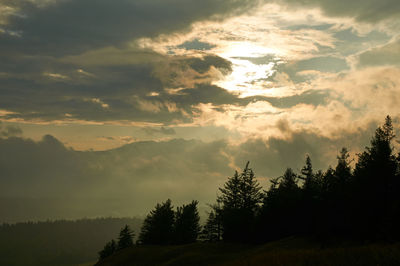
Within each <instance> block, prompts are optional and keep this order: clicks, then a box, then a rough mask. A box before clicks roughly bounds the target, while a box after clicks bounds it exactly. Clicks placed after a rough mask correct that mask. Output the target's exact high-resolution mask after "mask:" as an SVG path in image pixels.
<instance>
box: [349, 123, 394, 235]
mask: <svg viewBox="0 0 400 266" xmlns="http://www.w3.org/2000/svg"><path fill="white" fill-rule="evenodd" d="M394 137H395V135H394V132H393V125H392V120H391V118H390V116H387V117H386V120H385V123H384V124H383V126H380V127H378V128H377V129H376V131H375V135H374V136H373V138H372V139H371V146H370V147H366V151H364V152H363V153H361V154H359V155H358V162H357V164H356V167H355V170H354V175H355V183H354V184H353V185H354V190H355V191H354V192H355V193H354V196H355V197H354V202H355V206H354V208H355V209H356V210H357V212H355V213H354V214H355V215H354V216H353V218H354V220H355V223H356V224H357V226H356V227H355V228H354V229H355V230H356V231H357V232H358V233H359V235H360V236H361V235H362V236H366V235H370V237H372V238H390V237H391V236H390V235H391V233H390V231H392V230H394V229H393V226H394V225H393V224H392V223H391V220H393V219H392V218H393V216H396V215H395V213H396V212H397V210H398V202H397V200H396V198H397V195H398V193H399V191H398V189H399V187H398V186H396V184H398V182H397V181H396V173H397V170H398V164H397V161H396V157H395V155H394V154H393V147H392V144H391V142H392V140H393V138H394ZM365 221H368V222H367V223H366V222H365Z"/></svg>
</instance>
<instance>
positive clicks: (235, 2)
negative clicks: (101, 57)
mask: <svg viewBox="0 0 400 266" xmlns="http://www.w3.org/2000/svg"><path fill="white" fill-rule="evenodd" d="M251 2H252V1H245V0H240V1H239V0H222V1H211V0H206V1H205V2H204V1H203V2H201V3H200V2H198V1H195V0H163V1H160V0H151V1H149V0H135V1H131V0H117V1H112V2H110V1H108V0H67V1H64V0H57V1H52V3H50V4H47V5H43V4H42V5H38V2H32V1H24V0H19V1H15V2H14V3H10V1H7V2H6V5H3V6H11V7H12V8H15V9H16V11H15V12H14V15H13V16H8V18H7V24H6V25H5V30H6V31H9V32H15V33H18V36H12V35H10V34H0V48H1V49H2V50H4V49H7V50H8V51H10V52H11V51H14V52H22V53H28V54H35V55H37V54H47V55H55V56H61V55H63V54H77V53H81V52H83V51H86V50H91V49H94V48H99V47H106V46H113V45H115V46H119V45H122V44H124V43H125V42H128V41H130V40H133V39H137V38H141V37H156V36H158V35H160V34H167V33H171V32H174V31H182V30H185V29H188V28H189V27H190V25H191V24H192V23H193V22H195V21H199V20H205V19H209V18H212V17H214V16H218V17H224V16H229V15H231V14H232V13H238V12H244V11H246V10H247V8H248V6H251V5H252V4H251ZM39 3H40V2H39ZM160 25H162V26H160Z"/></svg>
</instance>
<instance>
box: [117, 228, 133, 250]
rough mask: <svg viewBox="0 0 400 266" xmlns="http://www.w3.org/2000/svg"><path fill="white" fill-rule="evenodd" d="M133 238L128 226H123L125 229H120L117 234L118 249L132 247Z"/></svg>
mask: <svg viewBox="0 0 400 266" xmlns="http://www.w3.org/2000/svg"><path fill="white" fill-rule="evenodd" d="M133 237H134V233H133V231H132V230H131V229H130V228H129V226H128V225H125V227H124V228H122V229H121V231H120V233H119V238H118V249H124V248H128V247H131V246H133V240H132V239H133Z"/></svg>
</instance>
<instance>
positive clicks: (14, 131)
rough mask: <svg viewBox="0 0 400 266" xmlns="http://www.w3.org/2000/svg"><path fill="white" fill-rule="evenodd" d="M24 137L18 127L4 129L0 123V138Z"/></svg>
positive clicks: (9, 126)
mask: <svg viewBox="0 0 400 266" xmlns="http://www.w3.org/2000/svg"><path fill="white" fill-rule="evenodd" d="M21 135H22V129H21V128H20V127H18V126H11V125H8V126H5V127H3V125H2V123H1V121H0V137H6V138H8V137H16V136H21Z"/></svg>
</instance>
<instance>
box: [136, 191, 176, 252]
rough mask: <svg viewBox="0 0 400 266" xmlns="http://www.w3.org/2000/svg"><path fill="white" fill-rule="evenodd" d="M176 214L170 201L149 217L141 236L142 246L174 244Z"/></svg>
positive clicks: (159, 206)
mask: <svg viewBox="0 0 400 266" xmlns="http://www.w3.org/2000/svg"><path fill="white" fill-rule="evenodd" d="M174 221H175V213H174V211H173V208H172V204H171V200H170V199H168V200H167V201H166V202H164V203H162V204H159V203H158V204H157V205H156V207H155V208H154V209H153V210H152V211H151V212H150V213H149V214H148V215H147V217H146V219H145V220H144V222H143V226H142V228H141V231H140V235H139V241H138V242H139V243H140V244H169V243H172V242H173V227H174Z"/></svg>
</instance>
